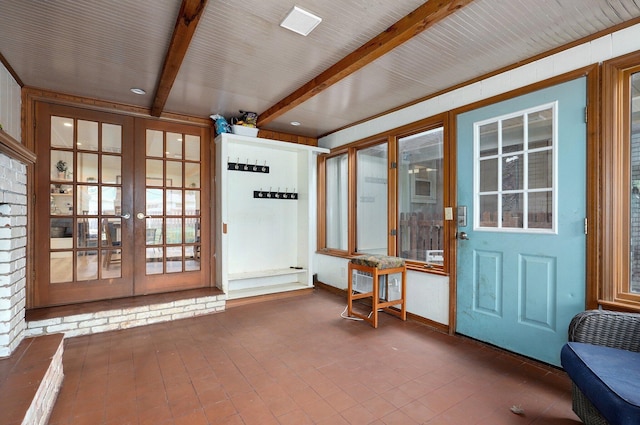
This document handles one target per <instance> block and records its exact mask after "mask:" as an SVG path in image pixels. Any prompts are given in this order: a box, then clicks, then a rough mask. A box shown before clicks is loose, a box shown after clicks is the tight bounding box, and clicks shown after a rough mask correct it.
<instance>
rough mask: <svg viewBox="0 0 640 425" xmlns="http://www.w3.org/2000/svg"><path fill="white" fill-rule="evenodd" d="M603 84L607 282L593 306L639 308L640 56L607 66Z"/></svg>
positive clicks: (603, 259) (596, 291)
mask: <svg viewBox="0 0 640 425" xmlns="http://www.w3.org/2000/svg"><path fill="white" fill-rule="evenodd" d="M602 80H603V95H602V98H603V106H602V111H603V114H602V116H603V123H602V135H601V143H602V146H601V148H600V150H599V155H600V164H599V166H600V169H601V173H600V174H601V176H602V184H601V189H600V191H599V192H598V194H597V199H599V202H600V209H601V211H602V213H601V215H602V218H601V220H600V222H601V225H600V226H601V227H599V229H600V231H601V232H602V246H601V248H600V252H602V255H601V256H600V257H599V260H600V261H601V268H602V278H601V279H600V280H599V281H598V282H597V287H596V288H594V289H592V296H591V297H590V300H597V303H596V302H594V301H591V305H590V307H595V306H597V305H603V306H605V307H606V308H612V309H625V310H640V249H639V248H638V244H639V243H640V104H639V102H640V100H639V99H640V54H638V53H633V54H630V55H627V56H623V57H620V58H616V59H613V60H611V61H609V62H607V63H605V64H604V66H603V78H602ZM598 224H599V223H598Z"/></svg>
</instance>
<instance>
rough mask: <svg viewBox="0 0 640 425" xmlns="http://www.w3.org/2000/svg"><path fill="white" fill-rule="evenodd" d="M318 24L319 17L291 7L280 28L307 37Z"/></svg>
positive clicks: (296, 7)
mask: <svg viewBox="0 0 640 425" xmlns="http://www.w3.org/2000/svg"><path fill="white" fill-rule="evenodd" d="M320 22H322V18H320V17H319V16H316V15H314V14H313V13H311V12H307V11H306V10H304V9H300V8H299V7H298V6H293V9H291V10H290V11H289V13H288V14H287V16H286V17H285V18H284V19H283V20H282V22H280V26H281V27H282V28H286V29H288V30H291V31H293V32H296V33H298V34H302V35H304V36H307V35H309V33H310V32H311V31H313V29H314V28H315V27H317V26H318V24H319V23H320Z"/></svg>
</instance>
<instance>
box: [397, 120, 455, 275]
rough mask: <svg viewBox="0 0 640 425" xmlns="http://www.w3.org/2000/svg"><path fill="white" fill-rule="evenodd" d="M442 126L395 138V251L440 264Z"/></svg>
mask: <svg viewBox="0 0 640 425" xmlns="http://www.w3.org/2000/svg"><path fill="white" fill-rule="evenodd" d="M443 134H444V129H443V128H442V127H438V128H436V129H433V130H428V131H424V132H420V133H417V134H412V135H410V136H406V137H402V138H400V139H398V211H399V216H398V255H399V256H400V257H402V258H406V259H407V260H414V261H422V262H427V263H430V264H440V265H441V264H443V263H444V256H443V253H444V251H443V246H444V235H443V224H444V222H443V216H442V214H443V205H444V204H443V198H442V186H443V185H442V182H443V173H442V171H443V165H444V164H443Z"/></svg>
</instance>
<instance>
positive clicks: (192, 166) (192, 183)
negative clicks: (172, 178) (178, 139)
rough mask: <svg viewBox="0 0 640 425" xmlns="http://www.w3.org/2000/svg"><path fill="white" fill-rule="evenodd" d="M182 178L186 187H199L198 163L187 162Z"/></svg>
mask: <svg viewBox="0 0 640 425" xmlns="http://www.w3.org/2000/svg"><path fill="white" fill-rule="evenodd" d="M184 178H185V179H186V184H187V186H188V187H192V188H199V187H200V163H192V162H187V163H185V164H184Z"/></svg>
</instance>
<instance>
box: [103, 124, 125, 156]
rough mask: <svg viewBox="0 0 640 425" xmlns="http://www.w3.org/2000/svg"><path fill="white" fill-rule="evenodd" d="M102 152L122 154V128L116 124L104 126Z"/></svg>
mask: <svg viewBox="0 0 640 425" xmlns="http://www.w3.org/2000/svg"><path fill="white" fill-rule="evenodd" d="M102 151H103V152H113V153H122V127H121V126H119V125H116V124H106V123H105V124H102Z"/></svg>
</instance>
